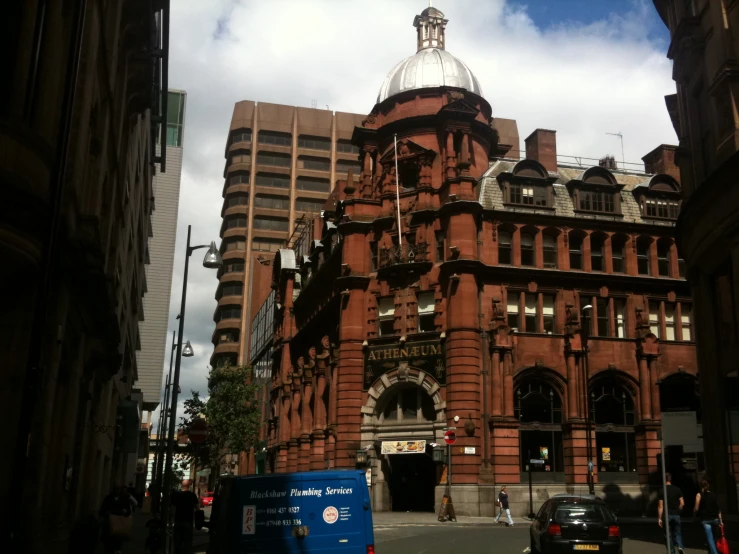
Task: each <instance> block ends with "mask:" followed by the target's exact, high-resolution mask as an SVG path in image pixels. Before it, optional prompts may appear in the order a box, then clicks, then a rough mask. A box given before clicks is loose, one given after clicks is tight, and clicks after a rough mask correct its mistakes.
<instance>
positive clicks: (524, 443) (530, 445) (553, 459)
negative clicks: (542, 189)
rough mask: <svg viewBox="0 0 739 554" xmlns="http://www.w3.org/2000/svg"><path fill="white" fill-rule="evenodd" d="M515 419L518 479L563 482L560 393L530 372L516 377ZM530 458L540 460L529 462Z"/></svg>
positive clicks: (522, 480)
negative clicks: (519, 475) (528, 470)
mask: <svg viewBox="0 0 739 554" xmlns="http://www.w3.org/2000/svg"><path fill="white" fill-rule="evenodd" d="M514 411H515V416H516V419H518V421H519V422H520V427H519V434H520V460H521V473H522V476H521V482H524V481H525V480H526V479H528V476H524V475H523V474H524V473H527V466H529V465H530V469H531V472H532V480H534V481H537V482H540V483H545V482H549V483H557V482H561V483H563V482H564V456H563V442H562V397H561V396H560V394H559V392H558V391H556V390H555V388H554V387H553V386H552V385H551V384H550V383H549V382H547V381H546V380H545V379H542V378H541V377H538V376H535V375H531V376H527V377H524V378H523V379H521V380H520V382H519V383H518V385H517V387H516V392H515V406H514ZM531 460H541V462H540V463H532V462H531Z"/></svg>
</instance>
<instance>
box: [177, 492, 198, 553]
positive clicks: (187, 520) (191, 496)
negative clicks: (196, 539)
mask: <svg viewBox="0 0 739 554" xmlns="http://www.w3.org/2000/svg"><path fill="white" fill-rule="evenodd" d="M171 502H172V506H173V507H174V551H175V554H189V553H190V552H192V534H193V527H194V525H195V511H196V510H197V509H198V497H197V496H195V493H194V492H192V491H191V490H190V483H183V484H182V490H181V491H172V500H171Z"/></svg>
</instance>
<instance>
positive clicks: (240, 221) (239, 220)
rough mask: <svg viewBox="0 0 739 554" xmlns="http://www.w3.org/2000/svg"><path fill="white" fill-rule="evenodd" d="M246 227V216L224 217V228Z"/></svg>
mask: <svg viewBox="0 0 739 554" xmlns="http://www.w3.org/2000/svg"><path fill="white" fill-rule="evenodd" d="M238 227H246V217H229V218H228V219H226V229H236V228H238Z"/></svg>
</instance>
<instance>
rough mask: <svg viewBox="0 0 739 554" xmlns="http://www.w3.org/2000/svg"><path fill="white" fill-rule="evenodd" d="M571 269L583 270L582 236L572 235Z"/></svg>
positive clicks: (570, 237)
mask: <svg viewBox="0 0 739 554" xmlns="http://www.w3.org/2000/svg"><path fill="white" fill-rule="evenodd" d="M569 240H570V269H582V268H583V266H582V235H581V234H579V233H570V236H569Z"/></svg>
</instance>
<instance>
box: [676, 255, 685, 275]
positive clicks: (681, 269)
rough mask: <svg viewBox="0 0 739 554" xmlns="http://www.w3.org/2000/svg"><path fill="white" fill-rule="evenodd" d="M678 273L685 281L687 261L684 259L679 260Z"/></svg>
mask: <svg viewBox="0 0 739 554" xmlns="http://www.w3.org/2000/svg"><path fill="white" fill-rule="evenodd" d="M677 271H678V273H679V274H680V277H682V278H683V279H685V273H686V270H685V260H683V259H682V258H678V259H677Z"/></svg>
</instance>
